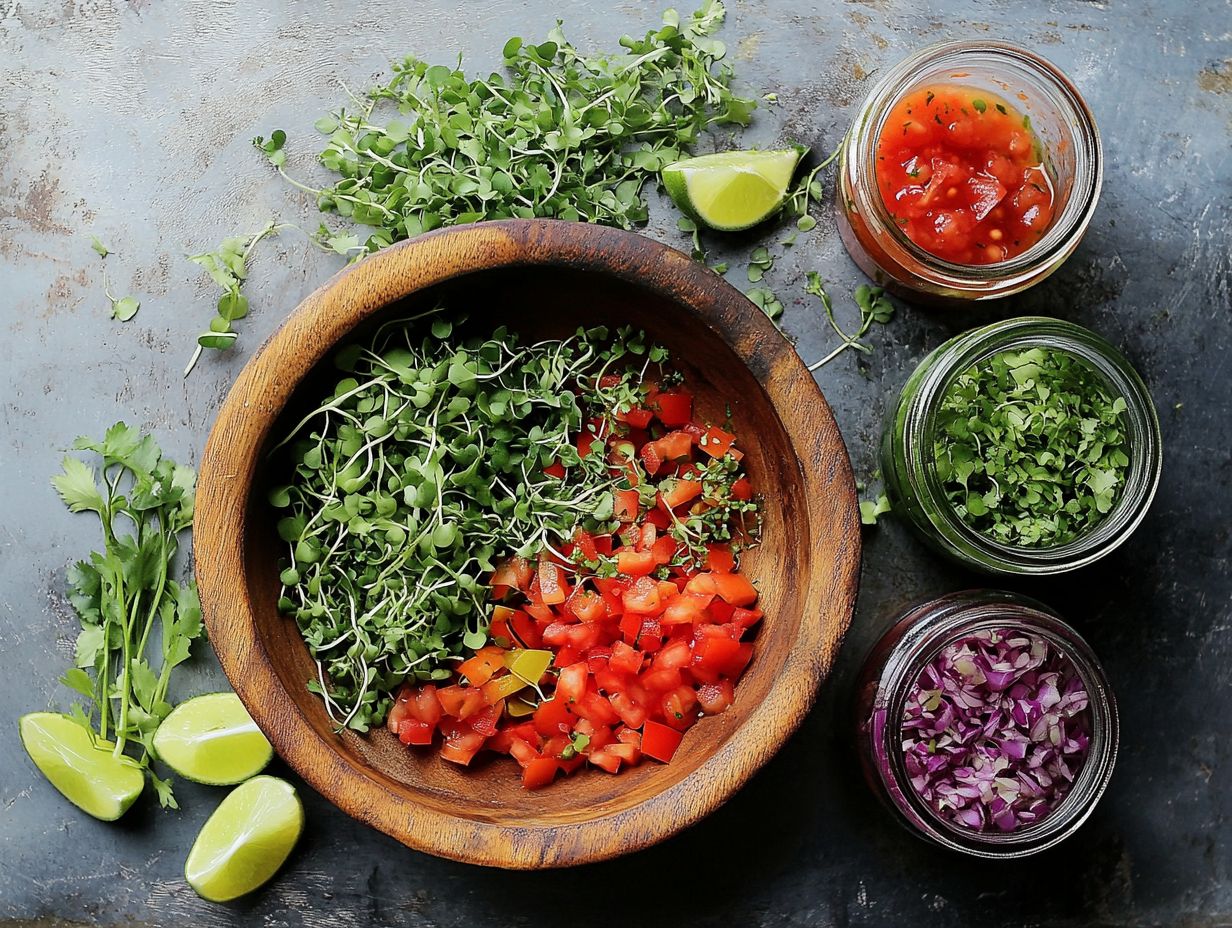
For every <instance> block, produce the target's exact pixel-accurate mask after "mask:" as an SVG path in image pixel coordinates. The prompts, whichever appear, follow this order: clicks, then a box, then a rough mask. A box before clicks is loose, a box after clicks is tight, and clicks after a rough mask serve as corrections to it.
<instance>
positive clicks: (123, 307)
mask: <svg viewBox="0 0 1232 928" xmlns="http://www.w3.org/2000/svg"><path fill="white" fill-rule="evenodd" d="M140 308H141V304H140V303H139V302H137V300H135V299H134V298H133V297H131V296H126V297H122V298H121V299H118V300H112V301H111V318H112V319H117V320H119V321H120V322H128V320H129V319H131V318H133V316H135V315H137V310H139V309H140Z"/></svg>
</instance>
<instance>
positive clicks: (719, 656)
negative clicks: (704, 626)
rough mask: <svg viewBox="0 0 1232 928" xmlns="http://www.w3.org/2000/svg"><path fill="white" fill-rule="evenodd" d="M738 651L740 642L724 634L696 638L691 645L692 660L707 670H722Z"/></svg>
mask: <svg viewBox="0 0 1232 928" xmlns="http://www.w3.org/2000/svg"><path fill="white" fill-rule="evenodd" d="M739 651H740V642H738V641H735V640H733V639H732V638H730V637H728V636H727V635H724V636H723V637H721V638H713V637H702V638H698V639H697V641H696V643H695V644H694V645H693V662H694V663H695V664H697V665H698V666H700V667H703V668H705V669H707V670H717V671H719V672H720V673H722V672H724V671H725V670H726V668H727V666H728V664H729V663H731V661H733V660H735V658H736V656H737V654H739Z"/></svg>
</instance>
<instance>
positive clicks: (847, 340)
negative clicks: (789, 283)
mask: <svg viewBox="0 0 1232 928" xmlns="http://www.w3.org/2000/svg"><path fill="white" fill-rule="evenodd" d="M804 292H805V293H808V294H810V295H812V296H815V297H817V298H818V299H819V300H821V306H822V309H823V310H824V312H825V316H826V321H827V322H829V323H830V327H831V328H832V329H834V331H835V332H836V333H837V334H838V337H839V338H840V339H842V342H841V343H840V344H839V346H838V347H837V348H835V349H834V350H833V351H831V352H830V353H829V354H828V355H826V356H825V357H824V358H822V359H821V360H820V361H816V362H814V363H812V364H810V365H809V366H808V369H809V370H810V371H815V370H817V369H818V368H819V367H822V366H824V365H826V364H829V363H830V362H831V361H833V360H834V359H835V358H837V357H838V356H839V355H840V354H842V353H843V352H844V351H846V350H847V349H848V348H854V349H855V350H856V351H862V352H864V353H865V354H870V353H871V352H872V350H873V349H872V348H871V347H869V346H868V345H866V344H865V343H864V342H862V341H860V339H862V338H863V337H864V336H865V335H867V334H868V331H869V329H871V328H872V327H873V323H880V324H882V325H884V324H885V323H887V322H889V321H890V320H891V319H893V318H894V304H893V303H891V302H890V299H889V297H887V296H886V295H885V291H884V290H882V288H881V287H870V286H869V285H868V284H861V285H860V286H858V287H856V289H855V291H854V292H853V293H852V298H853V299H854V300H855V303H856V306H857V307H859V310H860V327H859V328H858V329H856V331H855V332H854V333H849V332H847V331H846V330H845V329H844V328H843V327H842V326H841V325H839V322H838V319H836V318H835V316H834V304H833V303H832V302H831V300H830V294H829V293H828V292H827V291H826V287H825V282H824V281H823V280H822V278H821V274H819V273H818V272H817V271H809V272H808V274H806V275H805V285H804Z"/></svg>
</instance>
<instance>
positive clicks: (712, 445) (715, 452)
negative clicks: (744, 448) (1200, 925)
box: [697, 425, 736, 458]
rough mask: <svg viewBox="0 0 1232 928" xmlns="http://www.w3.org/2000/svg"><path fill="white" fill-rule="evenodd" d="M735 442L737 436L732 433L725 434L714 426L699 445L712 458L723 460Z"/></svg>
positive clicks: (707, 431)
mask: <svg viewBox="0 0 1232 928" xmlns="http://www.w3.org/2000/svg"><path fill="white" fill-rule="evenodd" d="M735 440H736V436H735V435H733V434H732V433H731V432H725V431H723V430H722V429H721V428H719V427H718V426H715V425H712V426H710V428H709V429H707V430H706V434H705V435H703V436H702V437H701V440H700V441H698V443H697V444H698V447H699V448H701V449H702V450H703V451H705V452H706V453H707V454H708V455H710V456H711V457H712V458H721V457H723V455H725V454H727V452H728V450H729V449H730V448H731V446H732V443H733V442H735Z"/></svg>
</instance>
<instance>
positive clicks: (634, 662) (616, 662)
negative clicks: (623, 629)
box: [608, 625, 642, 728]
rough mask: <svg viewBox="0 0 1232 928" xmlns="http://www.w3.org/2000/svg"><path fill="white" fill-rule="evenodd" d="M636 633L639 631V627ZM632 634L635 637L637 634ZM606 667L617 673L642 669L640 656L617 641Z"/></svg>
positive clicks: (630, 672) (626, 645) (634, 671)
mask: <svg viewBox="0 0 1232 928" xmlns="http://www.w3.org/2000/svg"><path fill="white" fill-rule="evenodd" d="M637 631H641V626H640V625H639V627H638V629H637ZM634 634H635V635H636V634H637V632H634ZM608 666H609V667H610V668H611V669H612V670H615V671H617V672H619V673H629V674H633V673H638V672H640V671H641V669H642V655H641V654H639V653H638V652H637V651H636V650H635V649H634V648H632V647H630V646H629V645H628V644H626V643H625V642H623V641H617V642H616V643H615V644H613V645H612V657H611V659H610V660H609V661H608ZM634 727H635V728H636V727H637V726H636V725H635V726H634Z"/></svg>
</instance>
